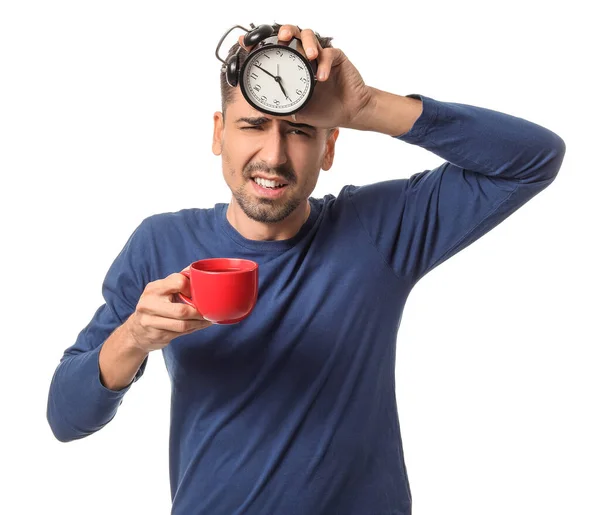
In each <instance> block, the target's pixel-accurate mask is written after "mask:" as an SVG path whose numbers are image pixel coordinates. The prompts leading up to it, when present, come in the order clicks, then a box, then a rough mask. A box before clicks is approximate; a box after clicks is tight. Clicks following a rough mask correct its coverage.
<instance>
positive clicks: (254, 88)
mask: <svg viewBox="0 0 600 515" xmlns="http://www.w3.org/2000/svg"><path fill="white" fill-rule="evenodd" d="M241 74H242V82H241V84H240V88H241V90H242V93H243V94H244V97H245V98H246V100H247V101H248V102H249V103H250V104H252V105H253V106H255V107H256V108H257V109H258V110H260V111H263V112H266V113H269V114H275V115H287V114H292V113H295V112H296V111H298V110H300V109H301V107H302V106H303V105H304V104H305V103H306V102H307V101H308V100H309V99H310V96H311V95H312V91H313V89H314V82H315V79H314V75H313V73H312V70H311V69H310V65H309V64H308V62H307V61H306V59H305V58H304V57H303V56H302V55H300V53H298V52H297V51H295V50H293V49H290V48H288V47H285V46H279V45H270V46H267V47H263V48H262V49H260V50H258V51H257V52H255V53H251V54H250V56H249V57H248V59H247V60H246V61H245V62H244V65H243V67H242V71H241Z"/></svg>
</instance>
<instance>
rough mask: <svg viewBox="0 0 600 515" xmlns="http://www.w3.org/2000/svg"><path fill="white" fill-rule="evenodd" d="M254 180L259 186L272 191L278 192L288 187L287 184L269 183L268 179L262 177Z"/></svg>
mask: <svg viewBox="0 0 600 515" xmlns="http://www.w3.org/2000/svg"><path fill="white" fill-rule="evenodd" d="M252 180H253V181H254V182H255V183H256V184H258V185H259V186H261V187H263V188H266V189H270V190H278V189H280V188H284V187H285V186H287V184H285V183H282V182H276V181H268V180H267V179H263V178H262V177H253V178H252Z"/></svg>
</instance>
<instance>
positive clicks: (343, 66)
mask: <svg viewBox="0 0 600 515" xmlns="http://www.w3.org/2000/svg"><path fill="white" fill-rule="evenodd" d="M293 37H296V38H299V39H300V40H301V41H302V47H303V49H304V53H305V55H306V58H307V59H308V60H309V61H312V60H313V59H317V63H318V68H317V84H316V86H315V91H314V93H313V96H312V97H311V99H310V100H309V102H308V104H307V105H306V106H305V107H304V108H302V109H301V110H300V111H299V112H297V113H296V118H295V119H296V122H298V123H306V124H309V125H313V126H315V127H320V128H332V127H347V128H359V127H358V125H359V120H360V119H361V118H363V117H364V114H365V113H366V111H368V110H369V108H370V107H371V104H372V103H373V99H374V91H373V89H372V88H370V87H368V86H366V85H365V83H364V81H363V79H362V77H361V75H360V73H359V72H358V70H357V69H356V68H355V67H354V65H353V64H352V63H351V62H350V60H349V59H348V58H347V57H346V55H345V54H344V52H342V51H341V50H340V49H339V48H322V47H321V45H320V44H319V41H318V39H317V37H316V36H315V33H314V31H312V30H311V29H303V30H302V31H300V29H299V28H298V27H297V26H295V25H282V26H281V28H280V29H279V33H278V39H279V40H281V41H290V40H291V39H292V38H293ZM239 41H240V44H242V41H243V36H240V38H239ZM284 118H291V117H284Z"/></svg>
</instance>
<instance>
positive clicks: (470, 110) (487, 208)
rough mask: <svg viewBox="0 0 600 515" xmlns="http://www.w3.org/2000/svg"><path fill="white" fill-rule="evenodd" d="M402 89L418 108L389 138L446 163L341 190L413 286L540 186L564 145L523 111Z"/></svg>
mask: <svg viewBox="0 0 600 515" xmlns="http://www.w3.org/2000/svg"><path fill="white" fill-rule="evenodd" d="M408 96H410V97H413V98H419V99H421V100H422V102H423V112H422V113H421V115H420V117H419V118H418V119H417V121H416V122H415V124H414V125H413V127H412V128H411V130H410V131H409V132H407V133H405V134H403V135H400V136H395V138H396V139H399V140H400V141H404V142H406V143H410V144H413V145H418V146H420V147H422V148H425V149H427V150H429V151H431V152H433V153H434V154H436V155H437V156H439V157H441V158H442V159H444V160H445V162H444V163H443V164H442V165H440V166H439V167H437V168H435V169H433V170H425V171H422V172H419V173H415V174H414V175H412V176H410V177H409V178H407V179H396V180H390V181H383V182H379V183H374V184H369V185H365V186H358V187H357V186H352V185H351V186H348V187H346V188H345V190H344V192H343V193H344V194H345V195H347V198H349V200H350V201H351V202H352V203H353V205H354V207H355V209H356V212H357V215H358V218H359V219H360V221H361V223H362V226H363V227H364V229H365V231H366V232H367V234H368V236H369V239H370V241H371V243H372V244H373V245H374V246H375V247H376V248H377V249H378V251H379V253H380V254H381V255H382V258H383V259H384V260H385V261H386V262H387V263H388V265H389V266H390V267H391V268H392V269H393V270H394V272H395V273H396V275H397V276H399V277H402V278H407V279H408V280H409V281H411V282H412V284H413V285H414V284H415V283H416V282H417V281H418V280H419V279H420V278H422V277H423V276H424V275H425V274H427V273H428V272H429V271H431V270H432V269H433V268H435V267H436V266H438V265H440V264H441V263H443V262H444V261H445V260H446V259H448V258H450V257H451V256H453V255H454V254H456V253H457V252H459V251H460V250H462V249H464V248H465V247H467V246H468V245H470V244H471V243H473V242H474V241H476V240H477V239H479V238H480V237H481V236H483V235H484V234H485V233H486V232H488V231H490V230H491V229H492V228H494V227H495V226H497V225H498V224H499V223H500V222H502V221H503V220H505V219H506V218H507V217H508V216H510V215H511V214H512V213H513V212H515V211H516V210H517V209H518V208H519V207H521V206H522V205H524V204H525V203H526V202H528V201H529V200H530V199H531V198H533V197H534V196H535V195H537V194H538V193H539V192H540V191H542V190H543V189H544V188H546V187H547V186H548V185H549V184H550V183H551V182H552V181H553V180H554V178H555V177H556V175H557V173H558V170H559V169H560V166H561V164H562V161H563V158H564V154H565V148H566V147H565V143H564V141H563V140H562V139H561V138H560V137H559V136H557V135H556V134H555V133H553V132H552V131H550V130H548V129H546V128H544V127H541V126H539V125H537V124H535V123H532V122H529V121H527V120H524V119H522V118H518V117H515V116H511V115H508V114H504V113H500V112H497V111H493V110H490V109H485V108H482V107H476V106H471V105H466V104H457V103H450V102H441V101H437V100H434V99H432V98H429V97H426V96H423V95H417V94H413V95H408Z"/></svg>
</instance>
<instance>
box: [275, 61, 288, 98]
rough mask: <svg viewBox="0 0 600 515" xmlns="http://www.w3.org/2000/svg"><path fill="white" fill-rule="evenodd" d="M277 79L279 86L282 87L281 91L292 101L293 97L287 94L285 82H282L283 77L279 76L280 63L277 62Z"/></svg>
mask: <svg viewBox="0 0 600 515" xmlns="http://www.w3.org/2000/svg"><path fill="white" fill-rule="evenodd" d="M275 80H276V81H277V82H278V83H279V87H280V88H281V91H282V92H283V95H284V96H285V98H287V99H288V100H289V101H290V102H291V101H292V99H291V98H290V97H288V96H287V93H286V92H285V89H283V84H281V77H280V76H279V63H277V77H276V78H275Z"/></svg>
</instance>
